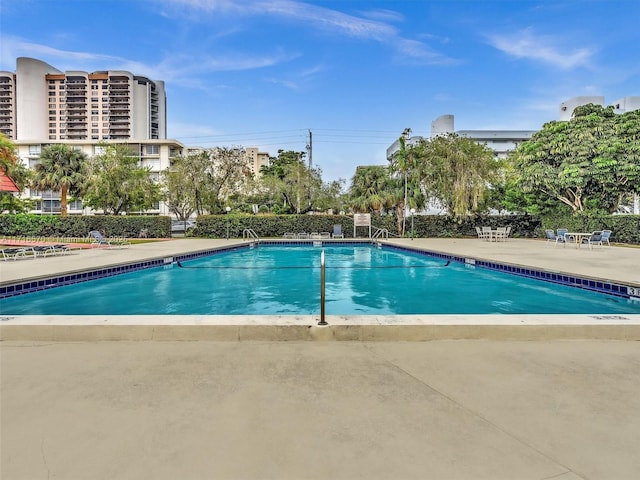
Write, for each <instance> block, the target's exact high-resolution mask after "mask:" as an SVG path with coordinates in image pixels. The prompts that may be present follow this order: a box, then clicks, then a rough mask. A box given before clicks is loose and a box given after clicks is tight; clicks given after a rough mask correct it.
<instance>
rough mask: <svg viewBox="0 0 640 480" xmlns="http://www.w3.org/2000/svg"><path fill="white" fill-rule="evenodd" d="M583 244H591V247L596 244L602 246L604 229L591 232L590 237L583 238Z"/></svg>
mask: <svg viewBox="0 0 640 480" xmlns="http://www.w3.org/2000/svg"><path fill="white" fill-rule="evenodd" d="M582 244H583V245H584V244H586V245H589V248H593V246H594V245H600V246H602V231H600V230H597V231H595V232H591V235H590V236H589V237H585V238H583V239H582Z"/></svg>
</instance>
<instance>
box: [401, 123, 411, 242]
mask: <svg viewBox="0 0 640 480" xmlns="http://www.w3.org/2000/svg"><path fill="white" fill-rule="evenodd" d="M410 138H411V129H410V128H405V129H404V130H403V132H402V136H401V137H400V149H401V151H402V153H401V155H402V160H403V162H404V206H403V209H404V211H403V212H402V236H403V237H404V233H405V221H406V218H407V170H408V169H409V164H408V163H409V162H408V159H407V155H408V154H407V146H406V142H407V140H409V139H410Z"/></svg>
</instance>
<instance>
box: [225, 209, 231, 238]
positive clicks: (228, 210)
mask: <svg viewBox="0 0 640 480" xmlns="http://www.w3.org/2000/svg"><path fill="white" fill-rule="evenodd" d="M225 210H226V211H227V240H229V212H230V211H231V207H227V208H225Z"/></svg>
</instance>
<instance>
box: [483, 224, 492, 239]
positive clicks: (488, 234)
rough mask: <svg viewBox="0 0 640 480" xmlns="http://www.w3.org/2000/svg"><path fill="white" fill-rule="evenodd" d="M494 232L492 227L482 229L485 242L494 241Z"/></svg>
mask: <svg viewBox="0 0 640 480" xmlns="http://www.w3.org/2000/svg"><path fill="white" fill-rule="evenodd" d="M492 232H493V230H491V227H482V235H483V238H484V239H485V240H488V241H491V240H493V233H492Z"/></svg>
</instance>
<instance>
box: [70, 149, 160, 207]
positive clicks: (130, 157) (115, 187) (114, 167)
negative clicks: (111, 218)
mask: <svg viewBox="0 0 640 480" xmlns="http://www.w3.org/2000/svg"><path fill="white" fill-rule="evenodd" d="M87 172H88V174H87V177H86V179H85V185H84V188H83V192H82V194H83V200H84V202H85V203H86V204H87V205H88V206H90V207H93V208H97V209H101V210H102V211H104V213H105V214H111V215H119V214H121V213H124V212H137V211H140V210H145V209H148V208H151V207H152V206H153V203H154V202H157V201H159V200H160V186H159V185H158V184H157V183H156V182H155V181H154V180H153V177H152V175H151V171H150V169H149V168H146V167H143V166H141V165H140V159H139V158H138V157H137V156H136V155H134V154H132V152H131V151H130V150H129V147H127V145H124V144H118V145H105V149H104V153H102V154H101V155H96V156H95V157H94V158H93V159H91V160H90V161H89V162H88V163H87Z"/></svg>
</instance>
